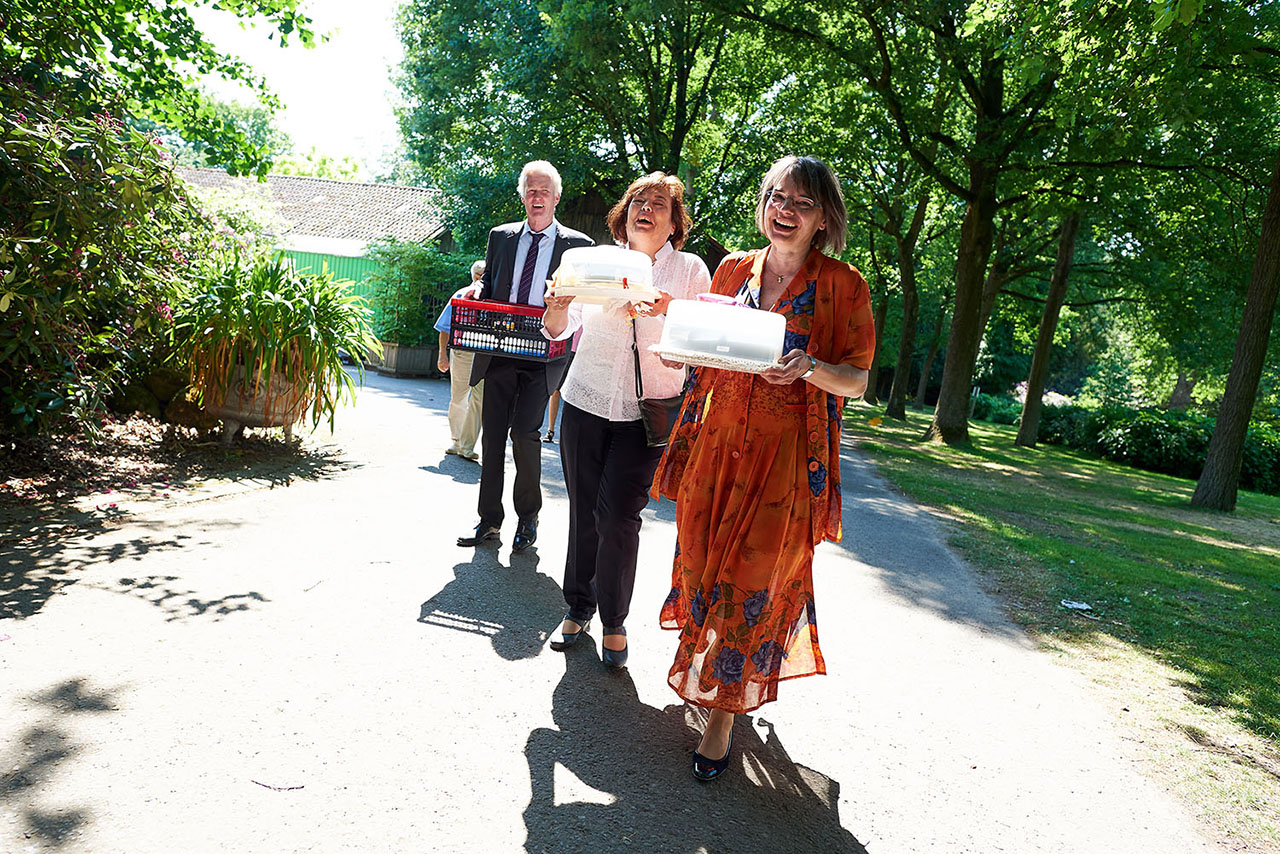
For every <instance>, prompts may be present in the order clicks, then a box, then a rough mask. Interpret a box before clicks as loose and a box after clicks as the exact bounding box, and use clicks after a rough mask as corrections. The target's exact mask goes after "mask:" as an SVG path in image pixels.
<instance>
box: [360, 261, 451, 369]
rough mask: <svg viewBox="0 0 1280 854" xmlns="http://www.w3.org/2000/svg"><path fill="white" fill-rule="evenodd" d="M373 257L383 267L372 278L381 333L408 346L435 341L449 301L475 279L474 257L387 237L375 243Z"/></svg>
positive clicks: (377, 329) (375, 326)
mask: <svg viewBox="0 0 1280 854" xmlns="http://www.w3.org/2000/svg"><path fill="white" fill-rule="evenodd" d="M369 260H371V261H376V262H377V263H378V265H379V267H380V268H381V269H379V270H378V272H376V273H374V274H373V275H371V276H370V277H369V284H370V285H371V286H372V287H373V294H372V297H371V299H370V302H372V303H373V311H374V315H373V329H374V332H375V333H376V334H377V336H378V337H379V338H381V339H382V340H383V341H387V342H389V343H391V344H400V345H403V346H406V347H421V346H423V345H426V344H431V343H432V342H434V340H435V338H436V331H435V329H434V326H435V322H436V318H437V317H438V316H439V314H440V312H441V310H442V309H443V308H444V304H445V301H446V300H448V299H449V297H451V296H452V295H453V293H454V291H456V290H458V288H460V287H462V286H463V285H465V284H467V283H468V282H470V281H471V273H470V270H471V261H470V259H469V258H468V257H467V256H464V255H460V254H450V253H448V252H441V251H440V250H439V249H436V248H435V247H434V246H423V245H421V244H419V243H411V242H407V241H403V240H397V239H395V238H394V237H384V238H382V239H381V240H375V241H374V242H373V243H371V244H370V245H369Z"/></svg>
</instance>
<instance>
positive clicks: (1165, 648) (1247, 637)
mask: <svg viewBox="0 0 1280 854" xmlns="http://www.w3.org/2000/svg"><path fill="white" fill-rule="evenodd" d="M877 415H878V413H875V412H873V411H872V410H870V409H868V408H866V407H861V406H859V407H854V408H852V409H851V410H850V413H849V415H848V416H847V422H846V423H847V424H848V425H849V428H850V434H851V435H852V436H853V437H854V438H855V440H856V441H857V442H858V443H859V444H860V445H861V447H862V448H863V449H864V450H865V451H867V452H868V453H869V454H870V455H871V457H872V458H873V459H874V460H875V462H876V464H877V465H878V467H879V469H880V471H881V473H882V474H883V475H884V476H885V477H886V478H888V479H889V480H890V481H891V482H892V483H894V484H895V485H896V486H897V487H898V488H899V489H900V490H902V491H903V492H904V493H906V494H907V495H909V496H910V497H912V498H913V499H915V500H916V501H918V502H919V503H921V504H924V505H928V506H930V507H933V508H936V509H938V510H940V511H941V512H942V513H943V514H945V515H947V516H949V517H951V518H952V519H954V520H955V530H956V534H955V537H954V539H953V543H954V544H955V545H956V546H958V547H959V548H960V549H961V550H962V551H963V552H964V554H965V556H966V558H968V559H969V560H970V561H971V562H972V563H974V564H975V565H977V566H978V567H979V568H980V569H981V570H983V571H984V572H985V573H986V575H987V577H988V579H990V580H991V582H993V583H992V586H993V588H994V589H997V590H998V592H999V593H1000V595H1002V596H1003V597H1004V598H1005V599H1006V600H1007V601H1008V603H1009V605H1010V611H1011V614H1012V615H1013V617H1014V618H1015V619H1017V620H1018V621H1019V622H1021V623H1022V624H1023V625H1024V626H1026V627H1027V628H1028V629H1029V630H1030V631H1031V632H1032V633H1033V634H1035V635H1037V636H1039V637H1041V638H1042V639H1045V640H1046V641H1048V642H1050V643H1055V644H1059V645H1064V646H1070V645H1072V644H1076V643H1080V642H1084V641H1088V640H1089V639H1090V638H1095V639H1096V637H1097V636H1098V635H1099V634H1105V635H1110V636H1112V637H1113V638H1115V639H1117V640H1119V641H1121V642H1123V643H1125V644H1128V645H1131V646H1133V647H1136V648H1139V649H1141V650H1143V651H1145V652H1146V653H1148V654H1150V655H1151V656H1153V657H1154V658H1156V659H1158V660H1159V661H1161V662H1163V663H1164V664H1167V665H1168V666H1170V667H1173V668H1175V669H1176V670H1177V671H1179V672H1180V673H1181V674H1182V675H1183V676H1184V677H1185V678H1184V684H1183V686H1182V687H1183V688H1184V689H1185V691H1186V692H1187V695H1188V697H1189V698H1190V699H1191V700H1192V701H1193V702H1195V703H1197V704H1200V705H1202V706H1205V707H1209V708H1213V709H1217V710H1219V711H1221V712H1223V713H1225V714H1226V715H1228V716H1229V717H1230V718H1231V719H1232V720H1233V721H1235V722H1236V724H1238V725H1239V726H1240V727H1242V728H1244V729H1246V730H1248V731H1250V732H1252V733H1253V734H1254V735H1255V736H1257V737H1259V738H1260V739H1262V740H1263V741H1265V742H1266V743H1268V744H1269V745H1270V746H1271V748H1272V749H1275V748H1276V747H1277V745H1280V497H1275V496H1266V495H1258V494H1255V493H1248V492H1242V493H1240V498H1239V503H1238V505H1237V509H1236V511H1235V512H1234V513H1232V514H1220V513H1212V512H1206V511H1200V510H1194V509H1192V508H1191V506H1190V503H1189V502H1190V498H1191V493H1192V491H1193V489H1194V488H1195V483H1194V482H1193V481H1188V480H1181V479H1178V478H1174V477H1168V476H1165V475H1159V474H1152V473H1149V472H1143V471H1138V470H1136V469H1130V468H1126V467H1124V466H1121V465H1117V464H1115V463H1111V462H1107V461H1105V460H1101V459H1095V458H1092V457H1090V456H1087V455H1085V454H1081V453H1079V452H1076V451H1071V450H1066V449H1063V448H1059V447H1057V446H1054V445H1041V446H1040V447H1038V448H1035V449H1026V448H1019V447H1016V446H1014V444H1013V439H1014V435H1015V432H1016V431H1015V428H1013V427H1005V426H999V425H993V424H987V423H984V422H975V423H972V424H971V425H970V437H971V439H972V445H971V446H970V447H965V448H950V447H947V446H945V445H941V444H924V443H922V442H921V441H920V436H921V435H922V434H923V433H924V430H925V428H926V427H927V426H928V418H929V416H928V414H927V413H910V414H909V417H908V421H907V422H906V423H905V424H903V423H900V422H895V421H893V420H891V419H888V418H885V419H883V420H882V421H879V423H875V422H876V421H877ZM1064 599H1066V600H1076V601H1083V602H1087V603H1088V604H1089V605H1090V606H1092V610H1091V611H1088V612H1084V613H1079V612H1072V611H1069V610H1068V609H1066V608H1064V607H1062V605H1061V604H1060V603H1061V601H1062V600H1064Z"/></svg>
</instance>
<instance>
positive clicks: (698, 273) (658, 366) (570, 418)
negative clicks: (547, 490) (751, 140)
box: [543, 172, 711, 669]
mask: <svg viewBox="0 0 1280 854" xmlns="http://www.w3.org/2000/svg"><path fill="white" fill-rule="evenodd" d="M608 224H609V230H610V231H611V232H612V233H613V237H614V239H615V240H616V241H617V242H618V243H620V244H624V245H626V246H627V248H629V249H634V250H637V251H640V252H643V253H645V254H646V255H648V256H649V257H650V258H651V259H653V284H654V287H655V288H656V289H657V290H658V291H659V292H660V293H661V294H662V296H661V298H660V299H659V300H658V301H657V302H656V303H654V304H653V305H652V306H645V305H642V306H641V307H640V308H639V309H638V312H639V314H640V316H638V317H635V316H633V313H632V311H631V310H630V305H631V304H630V303H628V302H626V301H623V300H619V301H618V302H617V303H614V304H610V305H606V306H581V305H573V306H571V305H570V303H571V302H572V300H573V298H572V297H549V298H548V299H547V311H546V314H545V315H544V317H543V325H544V326H545V327H546V332H547V334H548V335H550V336H551V337H553V338H563V337H565V336H566V335H568V334H570V333H572V332H573V331H574V330H575V329H576V328H577V327H578V326H579V325H581V327H582V339H581V340H580V341H579V342H578V352H577V355H576V356H575V357H574V360H573V364H572V365H570V367H569V373H568V374H567V375H566V377H565V380H564V385H562V386H561V388H560V395H561V399H562V400H563V402H564V410H563V414H562V415H561V421H560V460H561V463H562V465H563V467H564V479H565V486H566V488H567V489H568V492H569V546H568V554H567V557H566V560H565V568H564V598H565V603H566V604H567V605H568V606H569V611H568V613H567V614H566V615H565V618H564V622H563V623H562V624H561V626H560V637H558V638H556V639H553V640H552V641H551V648H552V649H555V650H565V649H568V648H569V647H571V646H573V645H574V644H575V643H577V642H578V640H579V639H580V638H581V637H582V635H583V634H584V633H585V632H586V630H587V627H588V625H589V623H590V621H591V618H592V617H593V616H595V613H596V611H597V610H599V612H600V619H601V622H602V624H603V626H604V636H603V639H602V641H601V643H602V644H603V652H602V653H601V657H602V658H603V660H604V663H605V664H606V665H607V666H609V667H610V668H614V669H617V668H620V667H622V666H623V665H624V664H626V661H627V637H626V635H627V632H626V629H625V628H624V626H623V623H624V622H625V621H626V619H627V613H628V611H629V609H630V607H631V591H632V588H633V587H634V585H635V577H636V551H637V549H638V548H639V545H640V511H641V510H643V509H644V507H645V505H646V504H647V503H648V501H649V496H648V492H649V485H650V482H651V481H652V480H653V472H654V469H655V468H656V467H657V465H658V460H659V458H660V457H661V456H662V448H650V447H649V446H648V445H647V444H646V442H645V434H644V427H643V425H642V424H641V422H640V405H639V403H638V402H637V400H636V377H635V361H634V359H635V357H634V356H633V355H632V352H633V351H632V345H631V342H632V328H633V324H634V329H635V339H636V343H637V345H638V346H637V351H638V352H639V354H640V373H641V377H642V382H643V386H644V396H645V397H647V398H648V397H672V396H674V395H677V394H679V393H680V390H681V388H682V387H683V386H684V379H685V375H684V368H682V367H675V368H671V367H667V366H665V365H663V364H662V361H661V360H660V359H659V358H658V357H657V355H655V354H654V353H652V352H650V350H649V347H650V345H653V344H656V343H657V342H658V338H659V336H661V334H662V324H663V322H664V320H665V318H664V315H665V314H666V310H667V305H668V303H670V302H671V300H672V299H693V298H694V297H695V296H696V295H698V294H700V293H703V292H705V291H707V290H709V289H710V287H711V275H710V274H709V273H708V272H707V265H706V264H704V263H703V262H702V259H701V258H699V257H698V256H696V255H691V254H689V253H687V252H680V251H679V249H680V247H682V246H683V245H684V241H685V238H686V237H687V236H688V233H689V224H690V223H689V214H688V213H687V212H686V211H685V207H684V184H683V183H682V182H681V181H680V179H679V178H677V177H675V176H673V175H666V174H664V173H662V172H654V173H653V174H651V175H646V176H645V177H643V178H639V179H637V180H636V181H634V182H633V183H632V184H631V186H630V187H628V188H627V192H626V193H625V194H624V195H623V197H622V199H621V200H619V202H618V203H617V204H616V205H614V206H613V209H612V210H611V211H609V216H608Z"/></svg>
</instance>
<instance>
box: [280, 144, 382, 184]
mask: <svg viewBox="0 0 1280 854" xmlns="http://www.w3.org/2000/svg"><path fill="white" fill-rule="evenodd" d="M271 171H272V173H274V174H276V175H307V176H309V177H312V178H331V179H333V180H335V181H357V180H359V179H360V164H359V163H357V162H356V161H355V160H354V159H352V158H350V157H341V158H339V157H330V156H329V155H327V154H321V153H320V152H319V151H317V150H316V149H315V147H314V146H313V147H312V148H311V150H310V151H308V152H307V153H305V154H296V153H295V154H284V155H281V156H280V157H277V158H276V161H275V163H273V164H272V166H271Z"/></svg>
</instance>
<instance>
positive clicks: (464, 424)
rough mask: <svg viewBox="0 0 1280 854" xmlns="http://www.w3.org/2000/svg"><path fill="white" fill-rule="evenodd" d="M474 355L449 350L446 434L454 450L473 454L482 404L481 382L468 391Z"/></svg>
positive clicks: (468, 352) (462, 351)
mask: <svg viewBox="0 0 1280 854" xmlns="http://www.w3.org/2000/svg"><path fill="white" fill-rule="evenodd" d="M473 361H475V353H472V352H471V351H470V350H455V349H453V348H452V347H451V348H449V434H450V436H451V437H452V438H453V450H455V451H457V452H458V453H460V454H468V455H469V454H473V453H475V449H476V437H478V436H479V435H480V407H481V405H482V402H483V401H484V382H483V381H482V382H480V384H479V385H477V386H475V387H474V388H472V387H471V385H470V383H471V363H472V362H473Z"/></svg>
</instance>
